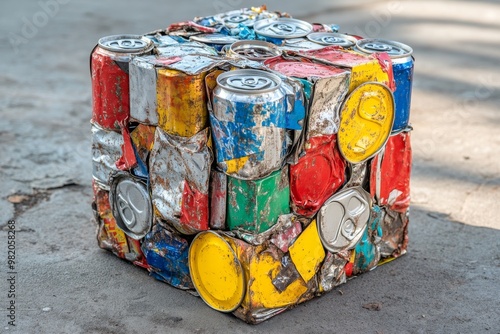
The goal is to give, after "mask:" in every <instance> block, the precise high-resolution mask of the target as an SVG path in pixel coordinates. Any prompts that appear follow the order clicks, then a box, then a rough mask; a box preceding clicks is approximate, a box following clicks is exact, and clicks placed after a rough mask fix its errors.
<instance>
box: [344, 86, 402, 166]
mask: <svg viewBox="0 0 500 334" xmlns="http://www.w3.org/2000/svg"><path fill="white" fill-rule="evenodd" d="M393 123H394V98H393V95H392V92H391V91H390V90H389V88H387V86H385V85H383V84H380V83H376V82H371V83H365V84H362V85H361V86H359V87H358V88H356V89H355V90H354V91H353V92H352V93H351V94H350V95H349V96H348V97H347V99H346V100H345V101H344V104H343V105H342V109H341V114H340V130H339V133H338V142H339V149H340V153H341V154H342V156H343V157H344V158H345V159H346V160H347V161H349V162H350V163H354V164H355V163H360V162H363V161H366V160H367V159H369V158H371V157H372V156H374V155H375V154H377V153H378V152H379V151H380V150H381V149H382V148H383V146H384V145H385V143H386V141H387V139H388V138H389V135H390V133H391V129H392V125H393Z"/></svg>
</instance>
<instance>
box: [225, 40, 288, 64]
mask: <svg viewBox="0 0 500 334" xmlns="http://www.w3.org/2000/svg"><path fill="white" fill-rule="evenodd" d="M281 53H282V52H281V50H280V49H279V48H278V47H277V46H276V45H274V44H272V43H268V42H264V41H254V40H245V41H238V42H235V43H233V44H231V47H230V48H229V50H228V52H227V55H228V56H229V57H243V58H245V59H250V60H255V61H265V60H267V59H269V58H274V57H278V56H280V55H281Z"/></svg>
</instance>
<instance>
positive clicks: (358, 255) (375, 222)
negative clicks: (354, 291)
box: [352, 205, 383, 275]
mask: <svg viewBox="0 0 500 334" xmlns="http://www.w3.org/2000/svg"><path fill="white" fill-rule="evenodd" d="M381 225H382V210H381V209H380V208H379V207H378V206H376V205H374V206H373V207H372V209H371V214H370V221H369V222H368V226H367V228H366V230H365V231H364V232H363V235H362V236H361V239H359V241H358V243H357V245H356V247H354V250H353V251H354V254H355V255H354V262H353V271H352V275H359V274H361V273H363V272H366V271H369V270H371V269H373V268H375V266H377V264H378V262H379V261H380V256H381V254H380V249H379V246H378V245H379V243H380V241H381V239H382V236H383V230H382V226H381Z"/></svg>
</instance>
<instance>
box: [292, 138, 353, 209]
mask: <svg viewBox="0 0 500 334" xmlns="http://www.w3.org/2000/svg"><path fill="white" fill-rule="evenodd" d="M336 139H337V136H336V135H329V136H317V137H313V138H310V139H309V140H308V142H307V144H306V149H305V154H304V155H303V156H301V157H300V158H299V161H298V163H297V164H295V165H291V166H290V194H291V200H292V208H293V211H294V212H295V213H297V214H299V215H303V216H306V217H312V216H313V215H314V214H316V212H317V211H318V210H319V209H320V208H321V206H322V205H323V204H324V203H325V201H326V200H327V199H328V198H330V197H331V196H332V195H333V194H334V193H335V192H336V191H337V190H338V189H339V188H340V187H341V186H342V184H343V183H344V180H345V173H346V163H345V161H344V159H343V158H342V156H341V155H340V152H339V150H338V147H337V140H336Z"/></svg>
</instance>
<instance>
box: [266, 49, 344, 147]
mask: <svg viewBox="0 0 500 334" xmlns="http://www.w3.org/2000/svg"><path fill="white" fill-rule="evenodd" d="M265 65H266V66H267V67H268V68H270V69H271V70H274V71H277V72H279V73H282V74H284V75H287V76H291V77H294V78H298V79H307V80H308V81H310V82H312V83H313V87H314V88H313V89H314V90H313V92H312V93H310V94H309V96H310V97H309V99H310V102H309V112H308V124H307V126H308V127H307V138H310V137H313V136H321V135H331V134H335V133H337V132H338V127H339V122H340V119H339V110H340V107H341V105H342V102H343V100H344V99H345V96H346V95H347V90H348V85H349V78H350V73H349V72H348V71H346V70H345V69H341V68H338V67H334V66H327V65H323V64H318V63H311V62H308V61H302V62H300V61H291V60H285V59H283V58H273V59H271V60H268V61H266V62H265Z"/></svg>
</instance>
